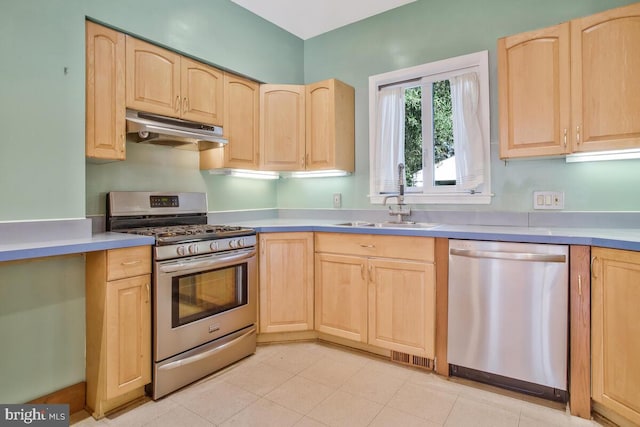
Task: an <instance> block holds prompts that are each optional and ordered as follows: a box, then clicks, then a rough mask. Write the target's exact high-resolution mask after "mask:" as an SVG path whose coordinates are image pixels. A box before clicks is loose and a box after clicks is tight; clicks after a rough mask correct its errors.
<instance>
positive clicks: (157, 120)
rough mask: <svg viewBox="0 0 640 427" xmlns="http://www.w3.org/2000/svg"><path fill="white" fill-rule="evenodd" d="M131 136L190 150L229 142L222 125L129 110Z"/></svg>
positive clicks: (143, 140)
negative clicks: (223, 134) (224, 135)
mask: <svg viewBox="0 0 640 427" xmlns="http://www.w3.org/2000/svg"><path fill="white" fill-rule="evenodd" d="M126 118H127V139H128V140H129V141H133V142H139V143H146V144H157V145H164V146H168V147H177V148H185V149H189V150H208V149H210V148H217V147H221V146H223V145H226V144H227V143H228V140H227V139H226V138H224V137H223V136H222V127H220V126H213V125H208V124H202V123H196V122H190V121H187V120H180V119H175V118H173V117H166V116H160V115H157V114H151V113H143V112H141V111H135V110H127V115H126Z"/></svg>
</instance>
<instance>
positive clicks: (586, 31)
mask: <svg viewBox="0 0 640 427" xmlns="http://www.w3.org/2000/svg"><path fill="white" fill-rule="evenodd" d="M639 69H640V3H635V4H632V5H629V6H625V7H621V8H617V9H613V10H609V11H605V12H602V13H598V14H596V15H592V16H588V17H585V18H581V19H576V20H574V21H571V94H572V104H571V114H572V121H573V126H574V129H573V132H574V133H575V139H574V145H573V151H599V150H613V149H624V148H634V147H638V146H640V120H638V117H640V79H638V70H639Z"/></svg>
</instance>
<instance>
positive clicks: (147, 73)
mask: <svg viewBox="0 0 640 427" xmlns="http://www.w3.org/2000/svg"><path fill="white" fill-rule="evenodd" d="M126 50H127V61H126V76H127V108H132V109H134V110H140V111H145V112H148V113H156V114H162V115H165V116H172V117H179V116H180V108H181V105H182V102H181V99H180V55H178V54H176V53H173V52H171V51H168V50H166V49H162V48H160V47H157V46H154V45H152V44H150V43H146V42H143V41H142V40H138V39H135V38H133V37H130V36H127V49H126Z"/></svg>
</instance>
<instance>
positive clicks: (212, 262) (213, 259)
mask: <svg viewBox="0 0 640 427" xmlns="http://www.w3.org/2000/svg"><path fill="white" fill-rule="evenodd" d="M239 252H240V251H234V252H233V253H232V254H224V255H219V254H214V255H210V256H208V257H206V258H204V259H201V260H198V261H187V262H183V261H178V262H176V263H175V264H174V263H171V264H166V265H160V266H159V267H158V271H159V272H160V273H175V272H177V271H185V270H193V269H194V268H202V267H211V266H217V265H218V264H222V263H229V262H237V261H242V260H245V259H249V258H252V257H254V256H255V255H256V250H255V249H248V250H243V251H242V252H240V253H239Z"/></svg>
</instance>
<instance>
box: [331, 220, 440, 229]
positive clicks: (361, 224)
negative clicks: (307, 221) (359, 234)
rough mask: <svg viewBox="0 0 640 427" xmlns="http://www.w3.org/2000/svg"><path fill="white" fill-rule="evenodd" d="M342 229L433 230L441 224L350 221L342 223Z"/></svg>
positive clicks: (340, 224)
mask: <svg viewBox="0 0 640 427" xmlns="http://www.w3.org/2000/svg"><path fill="white" fill-rule="evenodd" d="M335 225H339V226H342V227H372V228H373V227H378V228H433V227H436V226H438V225H439V224H435V223H430V222H413V221H402V222H399V221H385V222H367V221H350V222H341V223H339V224H335Z"/></svg>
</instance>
